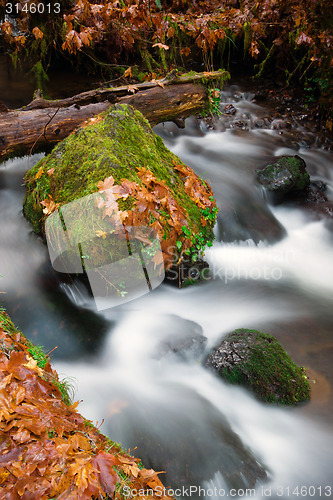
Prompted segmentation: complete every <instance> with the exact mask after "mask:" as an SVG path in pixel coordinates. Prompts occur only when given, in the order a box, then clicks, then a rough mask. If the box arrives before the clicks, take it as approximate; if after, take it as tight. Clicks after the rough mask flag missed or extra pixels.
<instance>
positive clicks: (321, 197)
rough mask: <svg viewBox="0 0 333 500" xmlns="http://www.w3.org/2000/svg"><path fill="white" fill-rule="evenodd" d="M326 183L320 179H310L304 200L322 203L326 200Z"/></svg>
mask: <svg viewBox="0 0 333 500" xmlns="http://www.w3.org/2000/svg"><path fill="white" fill-rule="evenodd" d="M326 189H327V185H326V184H325V183H324V182H322V181H311V182H310V186H309V189H308V192H307V196H306V201H307V202H310V203H323V202H326V201H328V199H327V196H326V195H325V191H326Z"/></svg>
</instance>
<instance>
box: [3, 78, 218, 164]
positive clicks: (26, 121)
mask: <svg viewBox="0 0 333 500" xmlns="http://www.w3.org/2000/svg"><path fill="white" fill-rule="evenodd" d="M224 74H225V72H223V71H215V72H212V73H204V74H200V73H197V74H195V75H190V76H183V77H179V78H178V77H171V78H165V79H163V80H160V81H158V82H156V81H152V82H146V83H141V84H138V85H136V86H131V85H128V86H123V87H116V88H111V89H97V90H92V91H89V92H83V93H81V94H78V95H76V96H73V97H70V98H67V99H61V100H59V101H47V100H45V99H42V98H40V97H37V98H36V99H34V100H33V101H32V102H31V103H30V104H28V105H27V106H25V107H24V108H21V109H17V110H13V111H7V112H2V113H1V112H0V161H4V160H5V159H6V158H9V157H11V156H15V155H19V154H24V153H28V154H29V153H32V152H36V151H38V150H43V149H45V148H47V147H48V146H49V145H53V144H55V143H57V142H59V141H61V140H63V139H64V138H65V137H67V136H68V135H69V134H70V133H71V132H72V131H73V130H74V129H75V128H77V127H78V126H79V125H81V124H82V123H83V122H84V121H86V120H88V119H90V118H92V117H93V116H95V115H97V114H99V113H101V112H102V111H105V110H107V109H108V108H109V107H110V106H111V105H112V104H113V103H115V102H119V103H126V104H130V105H132V106H133V107H134V108H136V109H138V110H139V111H141V112H142V113H143V115H144V116H145V117H146V118H147V119H148V120H149V122H150V123H151V124H152V125H155V124H157V123H159V122H162V121H166V120H176V119H179V118H186V117H187V116H189V115H191V114H194V113H197V112H199V111H200V110H202V109H203V108H204V107H205V106H206V104H207V91H206V88H205V87H204V85H202V84H201V83H199V84H196V83H194V82H196V81H198V82H200V81H202V80H203V79H205V80H206V81H209V80H216V79H221V78H222V77H223V76H224ZM126 94H127V95H126ZM128 94H130V95H128Z"/></svg>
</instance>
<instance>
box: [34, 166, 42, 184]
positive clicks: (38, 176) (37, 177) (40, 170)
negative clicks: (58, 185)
mask: <svg viewBox="0 0 333 500" xmlns="http://www.w3.org/2000/svg"><path fill="white" fill-rule="evenodd" d="M43 173H44V170H43V167H39V169H38V172H37V174H36V175H35V179H36V181H37V179H39V178H40V177H42V175H43Z"/></svg>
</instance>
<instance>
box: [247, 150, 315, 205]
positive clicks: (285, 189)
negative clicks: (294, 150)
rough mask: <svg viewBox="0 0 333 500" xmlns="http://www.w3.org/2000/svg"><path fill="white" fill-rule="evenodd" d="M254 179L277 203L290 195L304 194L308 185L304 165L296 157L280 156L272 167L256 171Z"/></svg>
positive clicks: (308, 176)
mask: <svg viewBox="0 0 333 500" xmlns="http://www.w3.org/2000/svg"><path fill="white" fill-rule="evenodd" d="M256 179H257V181H258V183H259V184H261V185H262V186H263V187H264V188H265V189H266V190H267V191H268V192H269V193H270V194H271V198H272V201H273V202H277V203H278V202H281V201H282V200H283V199H284V198H285V197H286V195H290V193H292V194H294V193H296V194H299V193H306V191H307V189H308V187H309V185H310V175H309V174H308V172H307V171H306V163H305V161H304V160H303V159H302V158H301V157H300V156H298V155H295V156H282V157H281V158H279V159H278V160H277V161H276V162H275V163H273V164H272V165H267V167H264V168H262V169H260V170H256Z"/></svg>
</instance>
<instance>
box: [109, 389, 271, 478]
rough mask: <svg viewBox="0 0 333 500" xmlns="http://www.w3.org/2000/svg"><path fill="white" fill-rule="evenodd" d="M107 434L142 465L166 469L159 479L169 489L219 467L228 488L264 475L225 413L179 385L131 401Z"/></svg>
mask: <svg viewBox="0 0 333 500" xmlns="http://www.w3.org/2000/svg"><path fill="white" fill-rule="evenodd" d="M162 395H163V397H162ZM123 398H124V394H123V393H122V399H123ZM172 402H173V403H172ZM175 402H176V404H175ZM147 415H149V425H147ZM122 432H124V434H123V433H122ZM107 434H108V435H110V436H113V438H114V439H117V440H118V441H120V442H121V443H122V445H123V446H126V447H129V448H130V449H132V450H133V454H135V455H136V456H138V457H140V458H141V459H142V462H143V463H144V464H145V467H146V468H153V467H154V469H155V470H159V471H160V470H163V471H166V473H165V474H163V483H164V484H167V485H168V486H169V487H171V488H175V487H177V488H180V487H182V486H184V487H188V486H190V485H192V486H194V485H195V486H199V485H202V482H203V481H205V480H209V479H212V478H213V476H214V475H215V473H216V472H217V471H220V472H221V474H222V476H223V479H224V480H225V482H226V485H227V486H228V487H229V488H247V487H250V488H253V487H255V485H256V484H257V482H258V481H260V482H261V481H264V480H265V479H267V473H266V470H265V468H264V466H263V465H261V464H260V463H259V462H258V460H257V459H256V457H255V456H254V455H253V453H252V452H251V450H249V449H248V448H247V447H246V446H245V445H244V444H243V443H242V441H241V439H240V438H239V436H238V435H237V434H236V433H235V432H234V431H233V430H232V429H231V426H230V424H229V422H228V421H227V419H226V417H225V416H224V415H223V414H221V413H220V412H219V411H218V410H217V409H216V408H215V407H214V406H213V405H212V404H211V403H210V402H209V401H208V400H206V399H204V398H203V397H202V396H200V395H199V394H197V393H195V392H194V391H193V390H191V389H188V388H186V387H184V386H180V385H178V384H177V385H171V384H168V385H163V386H162V387H161V397H156V394H154V395H153V394H152V395H151V397H150V399H149V400H147V399H144V400H142V398H139V397H138V400H137V401H134V402H133V400H132V404H131V406H128V407H127V408H124V409H123V410H122V412H121V413H120V414H118V415H113V416H112V419H111V420H110V422H109V427H108V428H107ZM189 450H190V453H189Z"/></svg>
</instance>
